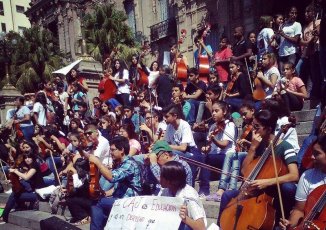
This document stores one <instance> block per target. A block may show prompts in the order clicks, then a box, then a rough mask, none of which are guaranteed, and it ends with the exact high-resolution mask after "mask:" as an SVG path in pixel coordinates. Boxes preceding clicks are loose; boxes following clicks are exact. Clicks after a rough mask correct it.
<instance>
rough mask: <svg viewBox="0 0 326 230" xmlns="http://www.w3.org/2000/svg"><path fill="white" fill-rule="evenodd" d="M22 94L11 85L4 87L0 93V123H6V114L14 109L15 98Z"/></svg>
mask: <svg viewBox="0 0 326 230" xmlns="http://www.w3.org/2000/svg"><path fill="white" fill-rule="evenodd" d="M18 96H22V94H21V93H20V92H19V91H18V90H17V89H16V88H15V87H14V86H12V85H9V84H7V85H5V86H4V87H3V88H2V90H1V91H0V123H1V124H2V125H3V124H5V122H6V114H7V111H8V110H9V109H13V108H14V107H15V104H14V102H15V98H16V97H18Z"/></svg>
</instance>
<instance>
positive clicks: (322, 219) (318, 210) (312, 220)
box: [290, 184, 326, 230]
mask: <svg viewBox="0 0 326 230" xmlns="http://www.w3.org/2000/svg"><path fill="white" fill-rule="evenodd" d="M325 206H326V184H324V185H320V186H319V187H317V188H315V189H314V190H313V191H312V192H311V193H310V194H309V196H308V199H307V201H306V204H305V208H304V213H305V217H304V219H303V220H302V221H301V222H300V224H299V225H298V226H296V227H294V228H290V229H291V230H302V229H315V230H319V229H325V228H326V208H325Z"/></svg>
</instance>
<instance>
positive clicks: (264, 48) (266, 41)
mask: <svg viewBox="0 0 326 230" xmlns="http://www.w3.org/2000/svg"><path fill="white" fill-rule="evenodd" d="M273 35H274V31H273V29H271V28H264V29H262V30H261V31H260V32H259V34H258V36H257V47H258V53H259V56H260V57H261V56H262V55H263V54H264V53H266V52H269V53H270V52H273V48H272V46H271V45H270V42H271V40H272V36H273Z"/></svg>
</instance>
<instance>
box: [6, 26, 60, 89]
mask: <svg viewBox="0 0 326 230" xmlns="http://www.w3.org/2000/svg"><path fill="white" fill-rule="evenodd" d="M59 50H60V49H59V47H58V42H57V41H56V40H55V38H54V37H53V35H52V33H51V32H50V31H48V30H46V29H41V28H40V27H38V26H33V27H32V28H29V29H26V30H25V31H24V33H23V37H21V38H20V39H18V42H17V48H16V49H15V51H14V52H13V54H12V56H11V73H12V74H11V83H12V84H13V85H16V87H17V89H19V90H20V91H22V93H24V92H34V91H36V90H37V87H36V86H37V84H38V83H40V82H46V81H48V80H50V79H51V76H52V72H53V71H55V70H56V69H58V68H60V67H61V66H63V63H62V60H63V56H62V54H61V53H60V52H59Z"/></svg>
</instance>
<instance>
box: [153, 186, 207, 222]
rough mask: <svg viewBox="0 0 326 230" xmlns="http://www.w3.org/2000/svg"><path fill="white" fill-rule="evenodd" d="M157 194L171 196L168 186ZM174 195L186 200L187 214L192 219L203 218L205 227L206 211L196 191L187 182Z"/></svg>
mask: <svg viewBox="0 0 326 230" xmlns="http://www.w3.org/2000/svg"><path fill="white" fill-rule="evenodd" d="M158 196H167V197H173V195H172V194H171V193H170V190H169V189H168V188H163V189H161V191H160V192H159V194H158ZM175 197H180V198H183V199H185V200H186V202H187V210H188V216H189V217H190V218H191V219H193V220H198V219H200V218H204V223H205V227H206V226H207V220H206V213H205V210H204V207H203V204H202V202H201V200H200V199H199V195H198V192H197V191H196V190H195V189H194V188H193V187H191V186H189V185H188V184H186V186H185V187H184V188H183V189H181V190H179V191H178V192H177V194H176V195H175Z"/></svg>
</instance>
